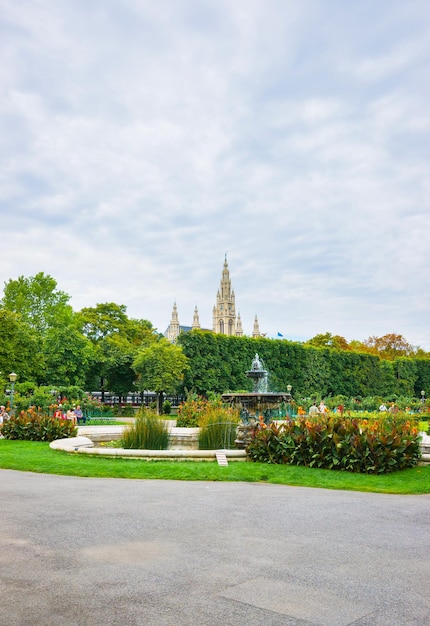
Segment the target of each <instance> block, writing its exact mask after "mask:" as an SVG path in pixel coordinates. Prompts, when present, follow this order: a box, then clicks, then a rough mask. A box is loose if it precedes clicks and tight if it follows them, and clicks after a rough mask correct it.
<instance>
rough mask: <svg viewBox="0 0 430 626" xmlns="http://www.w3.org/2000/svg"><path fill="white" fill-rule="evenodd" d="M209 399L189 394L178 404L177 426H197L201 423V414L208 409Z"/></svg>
mask: <svg viewBox="0 0 430 626" xmlns="http://www.w3.org/2000/svg"><path fill="white" fill-rule="evenodd" d="M207 405H208V400H206V398H203V397H202V396H198V395H196V394H189V395H188V396H187V399H186V400H185V402H182V403H181V404H180V405H179V406H178V417H177V419H176V426H178V427H182V428H196V427H197V426H198V425H199V418H200V415H201V414H202V413H203V412H204V411H205V410H206V407H207Z"/></svg>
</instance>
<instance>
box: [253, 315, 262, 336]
mask: <svg viewBox="0 0 430 626" xmlns="http://www.w3.org/2000/svg"><path fill="white" fill-rule="evenodd" d="M252 336H253V337H261V333H260V326H259V324H258V317H257V316H255V318H254V329H253V331H252Z"/></svg>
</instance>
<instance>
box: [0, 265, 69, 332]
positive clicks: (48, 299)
mask: <svg viewBox="0 0 430 626" xmlns="http://www.w3.org/2000/svg"><path fill="white" fill-rule="evenodd" d="M69 300H70V296H68V295H67V294H66V293H64V291H59V290H58V289H57V282H56V280H55V279H54V278H52V276H49V275H46V274H44V273H43V272H39V273H38V274H36V276H30V277H29V278H25V277H24V276H20V277H19V278H18V279H17V280H9V281H8V282H7V283H5V287H4V295H3V299H2V300H1V302H0V305H1V307H2V308H4V309H6V310H7V311H13V312H15V313H19V315H20V316H21V318H22V319H23V320H24V321H25V322H26V323H27V324H28V325H29V327H30V328H32V329H34V330H35V331H36V332H38V333H40V334H42V335H43V334H44V333H45V332H46V330H47V329H48V328H50V327H55V326H58V325H59V324H60V323H61V322H62V321H63V320H64V319H65V318H69V319H70V318H71V317H72V315H73V310H72V307H71V306H70V305H69V304H68V302H69Z"/></svg>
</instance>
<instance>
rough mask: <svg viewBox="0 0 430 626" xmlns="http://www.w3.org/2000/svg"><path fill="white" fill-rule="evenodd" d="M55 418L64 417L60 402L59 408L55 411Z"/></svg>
mask: <svg viewBox="0 0 430 626" xmlns="http://www.w3.org/2000/svg"><path fill="white" fill-rule="evenodd" d="M54 419H56V420H61V419H63V411H62V409H61V404H59V405H58V406H57V408H56V409H55V411H54Z"/></svg>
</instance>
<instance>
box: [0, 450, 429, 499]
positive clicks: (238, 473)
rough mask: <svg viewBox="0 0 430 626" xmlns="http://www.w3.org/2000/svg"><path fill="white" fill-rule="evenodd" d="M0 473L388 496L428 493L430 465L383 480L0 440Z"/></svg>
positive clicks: (292, 467) (286, 468)
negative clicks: (265, 485) (271, 486)
mask: <svg viewBox="0 0 430 626" xmlns="http://www.w3.org/2000/svg"><path fill="white" fill-rule="evenodd" d="M0 468H1V469H13V470H20V471H28V472H39V473H42V474H62V475H67V476H86V477H91V478H130V479H163V480H210V481H216V480H222V481H243V482H265V483H272V484H279V485H296V486H302V487H320V488H324V489H344V490H350V491H373V492H377V493H392V494H425V493H430V466H424V467H421V466H420V467H416V468H413V469H409V470H404V471H401V472H395V473H393V474H386V475H384V476H373V475H366V474H351V473H349V472H338V471H332V470H320V469H311V468H307V467H297V466H291V465H267V464H263V463H246V462H230V464H229V465H228V467H220V466H218V464H217V463H216V461H210V462H209V461H199V462H195V461H147V460H142V459H139V460H137V459H117V458H106V457H89V456H84V455H78V454H76V455H75V454H68V453H66V452H59V451H55V450H51V449H50V448H49V444H48V443H45V442H38V441H9V440H7V439H1V440H0Z"/></svg>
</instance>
